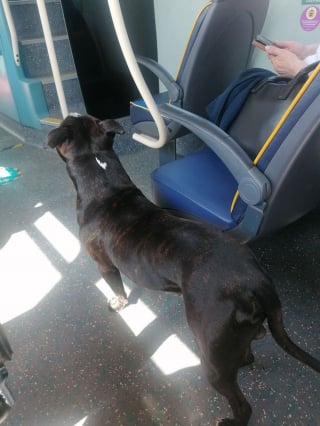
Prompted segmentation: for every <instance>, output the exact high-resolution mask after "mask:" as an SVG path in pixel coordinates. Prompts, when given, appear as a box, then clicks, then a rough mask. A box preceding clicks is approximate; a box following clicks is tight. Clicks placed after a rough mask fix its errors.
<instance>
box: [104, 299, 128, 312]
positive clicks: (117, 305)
mask: <svg viewBox="0 0 320 426" xmlns="http://www.w3.org/2000/svg"><path fill="white" fill-rule="evenodd" d="M108 303H109V308H110V309H111V310H112V311H114V312H120V311H121V310H122V309H123V308H124V307H125V306H127V304H128V299H127V298H125V297H123V296H115V297H112V299H110V300H109V302H108Z"/></svg>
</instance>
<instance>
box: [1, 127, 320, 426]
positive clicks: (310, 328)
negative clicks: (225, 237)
mask: <svg viewBox="0 0 320 426" xmlns="http://www.w3.org/2000/svg"><path fill="white" fill-rule="evenodd" d="M14 142H15V141H14V140H12V138H11V137H10V136H9V135H7V134H5V133H4V132H2V131H0V151H1V150H2V151H1V152H0V166H7V167H14V168H18V169H20V171H21V176H20V177H18V178H17V179H16V180H14V181H13V182H11V183H9V184H7V185H3V186H0V212H1V214H0V217H1V226H0V274H1V284H0V285H1V293H0V321H1V322H2V323H3V325H4V328H5V330H6V333H7V335H8V338H9V340H10V343H11V346H12V348H13V350H14V356H13V359H12V361H11V362H8V363H7V368H8V370H9V379H8V386H9V387H10V388H11V390H12V393H13V394H14V397H15V399H16V403H15V405H14V407H13V409H12V411H11V415H10V416H9V418H8V419H7V420H6V421H5V423H4V425H5V426H63V425H65V426H81V425H85V426H103V425H112V426H117V425H119V426H120V425H122V426H160V425H161V426H207V425H213V424H214V419H216V418H219V417H224V416H226V415H228V414H229V408H228V404H227V403H226V401H225V400H224V399H223V398H222V397H221V396H219V395H218V394H217V393H216V392H215V391H214V390H212V389H211V388H210V386H209V385H208V383H207V381H206V379H205V377H204V375H203V373H202V371H201V368H200V366H199V359H198V355H197V348H196V346H195V342H194V340H193V337H192V335H191V333H190V331H189V329H188V327H187V325H186V321H185V316H184V308H183V305H182V301H181V299H180V298H179V297H177V296H174V295H166V294H160V293H153V292H151V291H145V290H143V291H142V290H138V289H137V288H135V286H134V285H133V284H132V283H127V286H128V288H129V289H131V290H132V292H131V294H130V300H131V302H132V304H131V305H130V307H129V308H127V309H126V310H125V311H123V313H122V314H121V315H117V314H114V313H111V312H110V311H109V310H108V308H107V303H106V287H105V286H104V284H103V283H102V281H101V278H100V275H99V273H98V271H97V268H96V265H95V264H94V263H93V261H92V260H91V259H90V258H89V257H88V255H87V254H86V252H85V251H84V249H83V248H81V247H80V245H79V242H78V240H77V233H78V227H77V224H76V214H75V191H74V189H73V187H72V184H71V181H70V180H69V178H68V176H67V174H66V171H65V167H64V164H63V163H62V161H61V160H60V159H59V158H58V156H57V155H56V154H55V153H54V152H49V151H44V150H43V149H40V148H37V147H32V146H30V145H23V146H20V147H17V148H14V149H5V150H3V148H7V147H11V146H12V145H14ZM121 159H122V161H123V163H124V165H125V167H126V169H127V171H128V172H129V174H130V175H131V177H132V178H133V180H134V181H135V182H136V183H137V184H138V186H140V187H141V188H142V189H143V190H144V192H145V193H146V194H148V193H149V173H150V171H151V170H152V169H153V168H154V167H155V166H156V164H157V153H156V152H155V151H152V150H150V149H142V150H140V151H139V150H138V151H136V152H133V153H131V154H126V155H122V156H121ZM252 247H253V249H254V251H255V252H256V253H257V256H258V257H259V258H260V259H261V261H262V263H263V265H264V266H265V267H266V269H267V271H268V272H269V274H270V275H271V276H272V278H273V279H274V281H275V284H276V287H277V289H278V291H279V294H280V296H281V299H282V303H283V308H284V315H285V324H286V327H287V329H288V332H289V334H290V335H291V336H292V337H293V338H294V340H295V341H296V342H297V343H299V344H301V346H303V347H304V348H306V349H307V350H308V351H310V352H311V353H313V354H314V355H315V356H317V357H318V358H319V357H320V338H319V328H320V307H319V300H320V211H315V212H314V213H312V214H309V215H308V216H307V217H305V218H303V219H302V220H300V221H299V222H298V223H296V224H294V225H293V226H290V227H288V228H287V229H285V230H283V231H281V232H279V233H278V234H277V235H275V236H272V237H268V238H266V239H264V240H260V241H258V242H255V243H254V244H252ZM254 353H255V358H256V360H255V363H254V364H253V365H252V366H250V367H246V368H243V369H242V371H241V373H240V375H239V382H240V384H241V386H242V389H243V390H244V393H245V395H246V396H247V398H248V399H249V401H250V402H251V403H252V405H253V416H252V420H251V422H250V425H266V426H271V425H274V426H279V425H286V426H293V425H297V426H298V425H299V426H307V425H308V426H316V425H320V404H319V395H320V377H319V375H317V374H316V373H315V372H314V371H312V370H310V369H308V368H307V367H304V366H303V365H301V364H300V363H299V362H298V361H295V360H294V359H291V358H290V357H289V356H288V355H287V354H285V353H284V352H283V351H282V350H281V349H280V348H279V347H277V345H276V344H275V343H274V341H273V340H272V339H271V337H270V333H268V334H267V336H266V338H265V339H264V340H262V341H257V342H255V344H254Z"/></svg>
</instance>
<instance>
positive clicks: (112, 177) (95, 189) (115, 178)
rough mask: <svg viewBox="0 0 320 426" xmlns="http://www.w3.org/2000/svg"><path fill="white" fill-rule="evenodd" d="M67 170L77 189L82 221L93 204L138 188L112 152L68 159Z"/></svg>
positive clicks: (79, 217)
mask: <svg viewBox="0 0 320 426" xmlns="http://www.w3.org/2000/svg"><path fill="white" fill-rule="evenodd" d="M67 170H68V173H69V176H70V178H71V180H72V182H73V184H74V186H75V189H76V191H77V211H78V222H79V224H81V223H82V222H83V216H84V215H86V211H87V209H89V208H90V209H91V208H93V204H94V203H97V204H99V205H101V203H104V202H106V203H107V202H109V200H110V199H111V198H113V197H114V196H115V195H117V196H118V197H119V196H120V195H121V193H124V192H125V191H126V192H127V191H129V192H130V191H134V192H135V191H139V190H138V188H137V187H136V186H135V185H134V184H133V182H132V181H131V179H130V178H129V176H128V175H127V173H126V171H125V170H124V168H123V166H122V164H121V162H120V160H119V159H118V158H117V156H116V154H115V153H114V152H113V151H106V152H104V151H102V152H98V153H94V154H90V155H83V156H78V157H76V158H74V159H72V160H68V161H67ZM139 192H140V191H139Z"/></svg>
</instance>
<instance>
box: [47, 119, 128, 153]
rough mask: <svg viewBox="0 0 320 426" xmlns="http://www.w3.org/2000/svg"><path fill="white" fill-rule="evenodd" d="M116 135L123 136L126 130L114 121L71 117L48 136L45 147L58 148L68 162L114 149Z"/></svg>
mask: <svg viewBox="0 0 320 426" xmlns="http://www.w3.org/2000/svg"><path fill="white" fill-rule="evenodd" d="M116 133H117V134H123V133H124V129H123V127H122V126H121V125H120V124H119V123H117V122H116V121H114V120H102V121H100V120H98V119H96V118H94V117H91V116H89V115H82V116H81V115H79V116H72V115H70V116H68V117H67V118H65V119H64V120H63V121H62V123H61V124H60V126H59V127H58V128H57V129H54V130H52V131H51V132H50V133H49V134H48V136H47V140H46V142H45V145H46V146H49V147H50V148H56V149H57V151H58V153H59V154H60V155H61V157H62V158H63V159H64V160H66V159H70V158H74V157H75V156H78V155H85V154H90V153H96V152H99V151H105V150H108V149H112V145H113V140H114V136H115V134H116Z"/></svg>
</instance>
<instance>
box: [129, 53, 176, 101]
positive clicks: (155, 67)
mask: <svg viewBox="0 0 320 426" xmlns="http://www.w3.org/2000/svg"><path fill="white" fill-rule="evenodd" d="M136 60H137V62H138V64H141V65H143V66H144V67H146V68H148V70H150V71H151V72H152V73H153V74H155V75H156V76H157V77H158V79H159V80H160V81H161V83H162V84H163V85H164V86H165V88H166V89H167V91H168V94H169V99H170V100H171V101H172V102H177V101H179V100H180V99H181V98H182V89H181V87H180V86H179V84H178V83H177V82H176V81H175V79H174V77H173V76H172V75H171V74H170V73H169V72H168V71H167V70H166V69H165V68H164V67H163V66H162V65H160V64H158V62H156V61H155V60H153V59H151V58H147V57H145V56H140V55H136Z"/></svg>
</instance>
